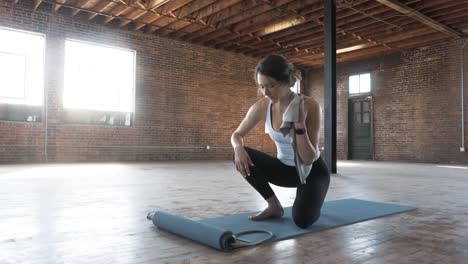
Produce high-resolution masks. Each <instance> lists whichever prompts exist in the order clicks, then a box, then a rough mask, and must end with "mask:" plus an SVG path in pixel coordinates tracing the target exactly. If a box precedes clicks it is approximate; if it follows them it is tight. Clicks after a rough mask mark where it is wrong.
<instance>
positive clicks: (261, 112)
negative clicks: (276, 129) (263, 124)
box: [250, 97, 269, 119]
mask: <svg viewBox="0 0 468 264" xmlns="http://www.w3.org/2000/svg"><path fill="white" fill-rule="evenodd" d="M268 102H269V100H268V98H265V97H263V98H261V99H259V100H258V101H257V102H255V103H254V104H253V105H252V106H251V107H250V110H251V111H252V113H253V114H254V115H255V116H257V117H258V118H261V119H264V118H265V111H266V110H267V107H268Z"/></svg>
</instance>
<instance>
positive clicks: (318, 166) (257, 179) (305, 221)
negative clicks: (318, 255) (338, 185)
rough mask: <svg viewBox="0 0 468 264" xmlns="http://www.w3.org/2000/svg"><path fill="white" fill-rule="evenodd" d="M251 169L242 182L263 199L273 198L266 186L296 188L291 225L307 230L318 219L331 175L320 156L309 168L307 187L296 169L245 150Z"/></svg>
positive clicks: (268, 156) (270, 190) (257, 152)
mask: <svg viewBox="0 0 468 264" xmlns="http://www.w3.org/2000/svg"><path fill="white" fill-rule="evenodd" d="M245 150H246V151H247V153H248V154H249V156H250V159H251V160H252V162H253V164H254V166H253V167H250V176H247V177H245V179H246V180H247V181H248V182H249V183H250V185H252V186H253V187H254V188H255V189H256V190H257V191H258V192H259V193H260V194H261V195H262V196H263V198H264V199H265V200H266V199H268V198H270V197H271V196H273V195H274V192H273V190H272V189H271V187H270V185H269V184H268V183H272V184H274V185H277V186H281V187H297V190H296V199H295V200H294V205H293V208H292V217H293V220H294V223H295V224H296V225H297V226H298V227H300V228H307V227H309V226H310V225H312V224H313V223H314V222H315V221H317V219H318V218H319V217H320V209H321V208H322V204H323V201H324V200H325V195H326V194H327V191H328V187H329V185H330V173H329V171H328V167H327V165H326V164H325V162H324V161H323V159H322V157H320V158H319V159H318V160H316V161H315V162H314V164H313V166H312V170H311V171H310V174H309V176H308V177H307V181H306V184H301V182H300V180H299V176H298V174H297V171H296V167H294V166H288V165H285V164H284V163H282V162H281V161H280V160H279V159H277V158H275V157H272V156H270V155H268V154H266V153H263V152H261V151H258V150H256V149H252V148H249V147H245Z"/></svg>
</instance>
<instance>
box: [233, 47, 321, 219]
mask: <svg viewBox="0 0 468 264" xmlns="http://www.w3.org/2000/svg"><path fill="white" fill-rule="evenodd" d="M255 81H256V83H257V85H258V89H259V91H260V92H261V93H262V95H263V96H264V98H262V99H260V100H259V101H257V102H256V103H255V104H253V105H252V106H251V107H250V109H249V111H248V112H247V115H246V116H245V118H244V120H243V121H242V122H241V124H240V125H239V127H238V128H237V129H236V131H234V133H233V134H232V136H231V143H232V146H233V148H234V154H233V158H234V163H235V166H236V169H237V170H238V171H239V172H240V173H241V174H242V176H244V178H245V179H246V180H247V181H248V182H249V183H250V184H251V185H252V186H253V187H254V188H255V189H256V190H257V191H258V192H259V193H260V194H261V195H262V196H263V198H264V199H265V200H266V202H267V204H268V206H267V208H265V210H263V211H262V212H260V213H258V214H256V215H253V216H250V217H249V219H251V220H253V221H260V220H264V219H267V218H274V217H282V216H283V213H284V211H283V207H282V205H281V203H280V201H279V200H278V198H277V197H276V196H275V194H274V192H273V190H272V189H271V187H270V185H269V183H272V184H275V185H277V186H282V187H296V188H297V191H296V199H295V201H294V205H293V210H292V217H293V220H294V223H295V224H296V225H297V226H298V227H300V228H307V227H309V226H310V225H312V224H313V223H314V222H315V221H317V219H318V218H319V217H320V209H321V207H322V204H323V201H324V199H325V195H326V194H327V191H328V187H329V184H330V173H329V171H328V168H327V166H326V164H325V162H324V161H323V159H322V158H321V157H320V151H319V149H318V142H319V134H320V132H319V131H320V113H321V109H320V105H319V104H318V103H317V101H315V100H314V99H312V98H310V97H304V96H302V95H301V96H300V95H298V94H295V93H294V92H292V91H291V90H290V87H292V86H293V85H294V84H295V82H296V78H295V75H294V69H293V66H292V65H291V64H290V63H288V61H287V60H286V58H285V57H283V56H279V55H270V56H267V57H265V58H263V59H262V60H261V61H260V62H259V63H258V65H257V67H256V73H255ZM295 100H296V101H297V100H298V101H297V102H298V103H297V107H296V109H295V110H294V107H293V105H294V102H296V101H295ZM293 111H295V112H293ZM285 112H287V113H285ZM290 112H293V113H292V114H293V116H294V115H295V116H296V118H295V119H294V122H291V127H290V131H291V133H289V134H287V133H286V134H285V133H284V131H285V130H284V129H286V130H287V129H288V127H287V123H288V122H286V121H285V120H283V119H285V118H288V116H291V115H290V114H291V113H290ZM259 122H265V127H266V130H267V132H268V133H269V135H270V137H271V138H272V140H273V141H274V142H275V145H276V149H277V157H272V156H270V155H268V154H266V153H263V152H261V151H258V150H255V149H252V148H249V147H246V146H244V145H243V138H244V137H245V136H246V135H247V134H248V132H249V131H251V130H252V129H253V128H254V127H255V126H256V125H257V124H258V123H259ZM280 131H281V132H283V133H281V132H280ZM304 172H305V174H304Z"/></svg>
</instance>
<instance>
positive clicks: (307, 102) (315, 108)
mask: <svg viewBox="0 0 468 264" xmlns="http://www.w3.org/2000/svg"><path fill="white" fill-rule="evenodd" d="M299 113H300V114H299V122H296V123H294V127H295V128H296V129H299V128H305V129H306V133H304V134H303V135H298V134H296V149H297V152H298V154H299V158H300V160H301V161H302V163H303V164H306V165H311V164H312V163H313V162H314V160H315V157H316V156H317V153H318V151H317V150H318V142H319V136H320V117H321V108H320V105H319V103H318V102H317V101H315V100H314V99H312V98H308V99H304V100H303V102H302V103H301V105H300V107H299Z"/></svg>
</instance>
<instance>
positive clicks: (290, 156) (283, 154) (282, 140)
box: [265, 101, 296, 167]
mask: <svg viewBox="0 0 468 264" xmlns="http://www.w3.org/2000/svg"><path fill="white" fill-rule="evenodd" d="M265 120H266V121H265V128H266V132H267V133H268V134H269V135H270V138H271V139H272V140H273V141H274V142H275V145H276V151H277V158H278V159H279V160H280V161H281V162H282V163H284V164H286V165H289V166H294V167H295V166H296V163H295V155H294V148H293V145H292V144H293V138H292V137H291V136H290V135H289V134H288V135H286V136H284V135H283V134H282V133H281V132H278V131H275V130H274V129H273V125H272V114H271V101H270V102H269V103H268V109H267V116H266V119H265Z"/></svg>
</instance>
